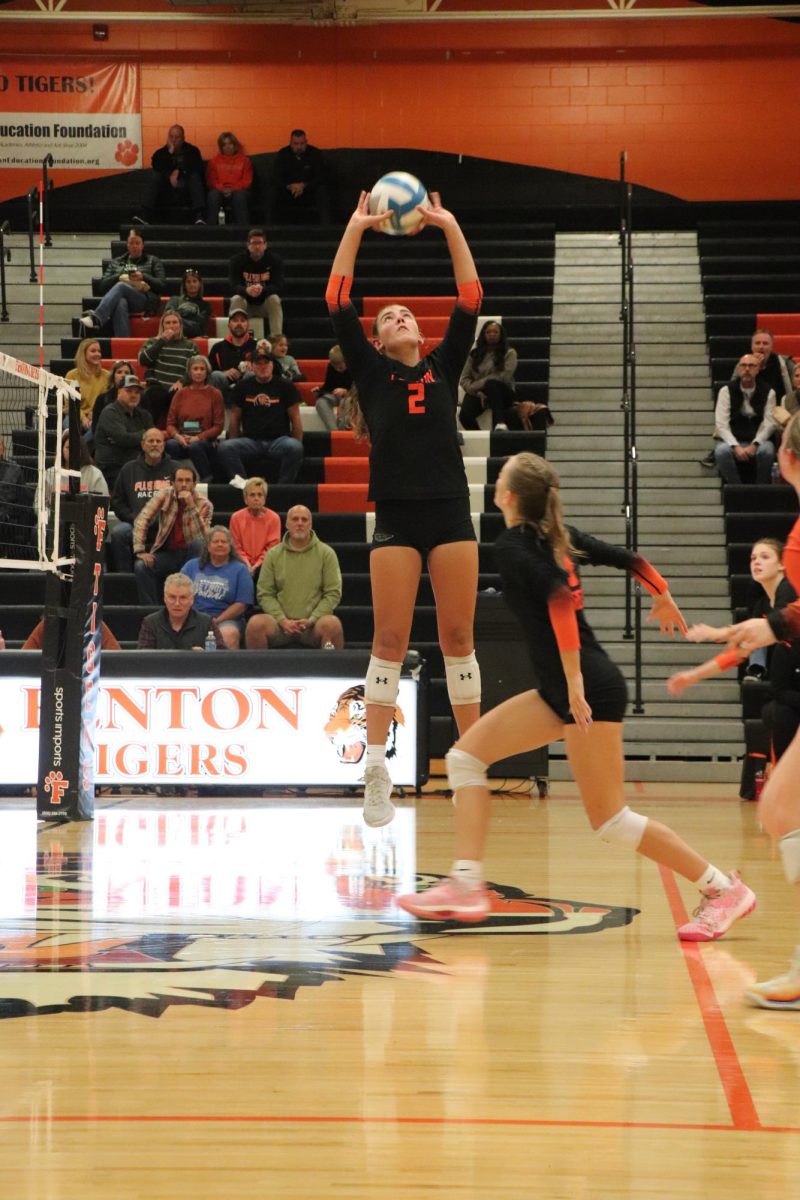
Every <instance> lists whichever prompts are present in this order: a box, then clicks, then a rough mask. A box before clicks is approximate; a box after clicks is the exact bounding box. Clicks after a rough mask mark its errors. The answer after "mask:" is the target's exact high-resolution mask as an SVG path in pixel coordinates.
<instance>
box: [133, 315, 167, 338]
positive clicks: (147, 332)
mask: <svg viewBox="0 0 800 1200" xmlns="http://www.w3.org/2000/svg"><path fill="white" fill-rule="evenodd" d="M159 324H160V318H159V317H135V316H132V317H131V335H132V336H133V337H137V338H150V337H157V336H158V326H159Z"/></svg>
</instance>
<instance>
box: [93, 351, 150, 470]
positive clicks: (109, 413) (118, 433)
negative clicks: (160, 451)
mask: <svg viewBox="0 0 800 1200" xmlns="http://www.w3.org/2000/svg"><path fill="white" fill-rule="evenodd" d="M143 389H144V384H143V383H142V381H141V379H139V378H138V376H136V375H126V376H125V378H124V379H123V380H122V383H121V385H120V386H119V387H118V388H117V398H116V400H115V401H114V403H113V404H107V405H106V407H105V408H104V409H103V411H102V412H101V413H100V419H99V420H98V422H97V429H96V430H95V439H94V459H95V462H96V463H97V465H98V467H99V468H100V470H101V471H102V472H103V474H104V475H105V477H106V483H107V484H108V486H109V488H110V489H111V491H112V492H113V490H114V484H115V483H116V482H117V476H118V475H119V473H120V470H121V469H122V467H123V466H124V464H125V463H126V462H130V461H131V459H133V458H136V456H137V454H138V453H139V448H140V446H141V444H142V436H143V434H144V432H145V430H146V429H149V428H150V426H151V425H152V424H153V418H152V417H151V416H150V413H149V412H148V411H147V409H145V408H143V407H142V405H141V399H142V391H143Z"/></svg>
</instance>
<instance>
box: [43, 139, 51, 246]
mask: <svg viewBox="0 0 800 1200" xmlns="http://www.w3.org/2000/svg"><path fill="white" fill-rule="evenodd" d="M52 165H53V156H52V154H45V156H44V158H43V159H42V208H43V210H44V244H45V247H47V248H48V249H49V247H50V246H52V244H53V240H52V238H51V237H50V191H51V189H52V187H53V181H52V179H50V178H49V177H48V174H47V168H48V167H52Z"/></svg>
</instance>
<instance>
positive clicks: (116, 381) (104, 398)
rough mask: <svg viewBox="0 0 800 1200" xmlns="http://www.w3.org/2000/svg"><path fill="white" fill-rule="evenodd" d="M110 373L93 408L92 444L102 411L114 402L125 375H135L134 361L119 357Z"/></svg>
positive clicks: (112, 365)
mask: <svg viewBox="0 0 800 1200" xmlns="http://www.w3.org/2000/svg"><path fill="white" fill-rule="evenodd" d="M108 374H109V380H108V388H107V390H106V391H105V392H103V394H102V395H101V396H98V397H97V399H96V400H95V402H94V407H93V408H92V444H93V443H94V435H95V432H96V431H97V422H98V421H99V420H100V413H101V412H102V411H103V409H104V408H105V407H106V405H107V404H113V403H114V401H115V400H116V398H117V391H118V389H119V385H120V384H121V383H122V380H123V379H124V378H125V376H126V375H135V374H136V371H135V370H134V367H133V363H131V362H129V361H128V360H127V359H126V358H118V359H117V361H116V362H115V363H112V364H111V368H110V370H109V372H108ZM87 441H88V439H87Z"/></svg>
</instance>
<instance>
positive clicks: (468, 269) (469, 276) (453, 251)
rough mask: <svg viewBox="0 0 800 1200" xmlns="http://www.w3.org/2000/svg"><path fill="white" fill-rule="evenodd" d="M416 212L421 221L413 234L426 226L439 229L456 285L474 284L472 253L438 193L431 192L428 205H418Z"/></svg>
mask: <svg viewBox="0 0 800 1200" xmlns="http://www.w3.org/2000/svg"><path fill="white" fill-rule="evenodd" d="M417 211H418V212H420V213H421V214H422V221H421V222H420V224H419V226H418V229H417V230H415V232H418V230H419V229H424V228H425V226H426V225H436V226H437V227H438V228H439V229H441V230H442V232H443V233H444V236H445V241H446V242H447V249H448V250H449V251H450V259H451V261H452V263H453V274H454V275H455V277H456V283H458V284H461V283H474V281H475V280H476V279H477V278H478V268H477V267H476V266H475V259H474V258H473V257H472V251H471V250H470V248H469V246H468V244H467V239H466V238H465V237H464V233H463V231H462V229H461V226H460V225H459V223H458V221H457V220H456V219H455V217H454V216H453V214H452V213H451V212H449V211H448V209H446V208H443V207H442V198H441V196H440V195H439V193H438V192H431V202H430V204H418V205H417Z"/></svg>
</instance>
